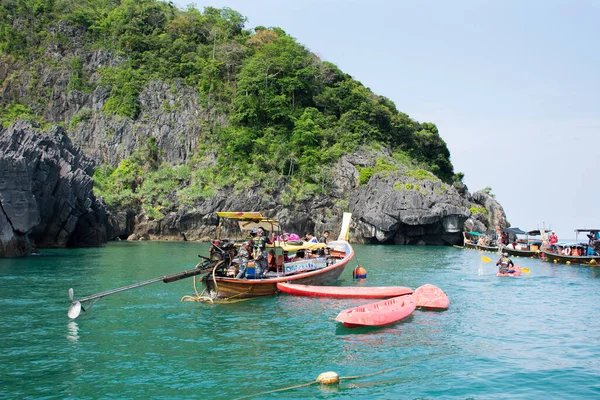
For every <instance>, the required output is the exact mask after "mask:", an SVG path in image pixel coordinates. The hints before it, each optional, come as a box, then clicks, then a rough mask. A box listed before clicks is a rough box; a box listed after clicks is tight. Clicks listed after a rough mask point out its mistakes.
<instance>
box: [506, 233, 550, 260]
mask: <svg viewBox="0 0 600 400" xmlns="http://www.w3.org/2000/svg"><path fill="white" fill-rule="evenodd" d="M502 232H505V233H509V234H513V235H527V237H526V238H525V239H517V240H516V241H515V242H513V243H512V244H511V245H509V246H503V247H502V249H501V251H502V252H503V253H508V255H511V256H513V257H529V258H532V257H539V256H540V254H541V252H540V248H541V246H542V243H543V236H544V231H540V230H534V231H528V232H524V231H522V230H520V229H519V228H507V229H503V230H502ZM539 235H542V238H541V239H536V238H529V236H539Z"/></svg>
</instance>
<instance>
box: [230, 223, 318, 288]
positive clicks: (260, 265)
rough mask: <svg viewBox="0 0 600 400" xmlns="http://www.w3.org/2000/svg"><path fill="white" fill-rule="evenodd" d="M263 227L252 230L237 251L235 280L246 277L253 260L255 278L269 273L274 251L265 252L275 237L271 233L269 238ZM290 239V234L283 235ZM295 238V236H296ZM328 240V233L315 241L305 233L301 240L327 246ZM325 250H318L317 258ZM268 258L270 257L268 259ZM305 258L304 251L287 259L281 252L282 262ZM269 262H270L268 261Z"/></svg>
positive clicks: (286, 254) (285, 254) (310, 235)
mask: <svg viewBox="0 0 600 400" xmlns="http://www.w3.org/2000/svg"><path fill="white" fill-rule="evenodd" d="M267 236H268V234H267V232H266V231H265V229H264V228H263V227H258V228H252V230H251V231H250V237H249V238H248V240H246V241H245V242H244V243H242V245H241V246H240V248H239V249H238V260H239V272H238V273H237V274H236V276H235V277H236V278H238V279H242V278H245V277H246V272H247V269H248V263H249V262H250V260H251V259H253V260H254V267H255V269H256V273H255V276H256V277H259V278H264V277H266V276H267V273H268V272H269V268H270V267H271V265H270V263H275V250H273V249H271V250H269V251H268V252H267V244H273V243H275V236H274V234H273V233H272V234H271V236H270V237H267ZM285 236H287V237H290V236H291V235H290V234H284V237H285ZM296 236H297V235H296ZM328 238H329V231H325V232H323V236H321V239H319V240H317V238H316V237H314V236H313V235H312V234H311V233H305V235H304V238H303V240H304V241H305V242H309V243H324V244H327V240H328ZM324 255H325V250H324V249H319V250H318V256H324ZM269 256H270V257H269ZM306 256H307V253H306V252H305V251H304V250H298V251H297V252H296V254H295V255H294V256H293V257H291V258H290V257H289V254H288V252H287V251H284V252H283V262H292V261H297V260H300V259H303V258H305V257H306ZM269 260H271V261H269ZM275 267H276V264H275Z"/></svg>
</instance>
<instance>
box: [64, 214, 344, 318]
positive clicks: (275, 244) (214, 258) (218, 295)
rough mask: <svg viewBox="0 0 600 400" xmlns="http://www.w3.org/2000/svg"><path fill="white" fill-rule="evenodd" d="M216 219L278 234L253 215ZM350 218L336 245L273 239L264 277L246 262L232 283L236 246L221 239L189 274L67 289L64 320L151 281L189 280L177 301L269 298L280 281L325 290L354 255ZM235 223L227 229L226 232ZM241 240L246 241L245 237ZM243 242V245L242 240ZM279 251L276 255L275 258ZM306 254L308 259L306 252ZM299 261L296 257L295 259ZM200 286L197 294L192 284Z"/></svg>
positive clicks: (270, 222)
mask: <svg viewBox="0 0 600 400" xmlns="http://www.w3.org/2000/svg"><path fill="white" fill-rule="evenodd" d="M217 215H218V216H219V217H220V218H221V219H225V220H229V221H236V222H237V225H238V226H239V228H240V229H242V230H251V229H252V228H255V229H256V228H258V227H260V228H263V229H265V227H267V226H268V227H270V228H271V232H272V233H274V232H275V231H276V230H277V231H279V223H278V222H277V221H276V220H273V219H270V218H266V217H264V216H263V215H261V213H259V212H218V213H217ZM350 220H351V214H350V213H344V215H343V218H342V228H341V232H340V236H339V237H338V239H337V240H335V241H332V242H328V243H327V244H325V243H307V242H304V241H287V240H286V237H285V234H284V235H283V237H282V236H281V235H279V238H278V240H274V241H270V244H267V248H268V249H269V257H268V267H269V269H268V272H266V274H265V275H264V277H260V278H259V277H257V276H256V274H252V273H250V270H253V269H254V267H255V265H254V263H255V261H254V260H253V261H250V262H249V263H248V266H247V269H246V276H245V277H243V278H237V276H238V270H239V268H240V258H239V256H238V250H239V248H240V243H236V242H235V240H231V239H227V238H223V239H215V240H213V241H212V243H211V246H210V249H209V256H208V257H205V256H201V255H200V256H199V257H200V258H202V261H201V262H199V263H198V264H196V267H195V268H193V269H190V270H186V271H182V272H178V273H175V274H170V275H165V276H161V277H158V278H154V279H148V280H146V281H142V282H138V283H134V284H131V285H127V286H123V287H120V288H116V289H110V290H106V291H104V292H100V293H96V294H93V295H90V296H85V297H82V298H75V293H74V290H73V289H72V288H70V289H69V291H68V293H69V298H70V300H71V306H70V307H69V310H68V312H67V315H68V316H69V318H71V319H76V318H78V317H79V316H80V315H81V313H82V312H86V311H87V310H89V309H90V308H91V307H92V306H93V305H94V304H96V302H98V301H99V300H101V299H103V298H104V297H107V296H110V295H113V294H116V293H120V292H124V291H126V290H131V289H136V288H139V287H142V286H146V285H150V284H153V283H157V282H164V283H171V282H175V281H178V280H181V279H186V278H191V277H193V278H194V292H195V295H194V296H184V297H183V298H182V299H181V301H210V302H215V301H222V300H225V301H227V300H234V299H247V298H252V297H261V296H270V295H274V294H276V293H277V284H278V283H284V282H294V283H302V284H307V285H325V284H328V283H332V282H334V281H335V280H336V279H337V278H338V277H339V276H340V274H341V273H342V272H343V271H344V268H345V267H346V264H348V262H349V261H350V260H351V259H352V257H353V256H354V250H353V249H352V246H350V244H349V243H348V234H349V229H350ZM234 225H236V224H228V225H227V226H228V227H229V228H231V227H232V226H234ZM221 228H224V229H223V230H224V231H227V229H225V227H224V226H222V224H221V223H219V226H218V228H217V237H220V236H221ZM246 239H247V238H246ZM246 242H247V240H246ZM277 252H280V253H281V254H277ZM290 252H295V253H296V257H294V258H293V259H286V254H288V253H290ZM309 252H310V253H312V254H308V253H309ZM301 253H302V254H303V257H300V254H301ZM200 276H201V278H200V281H201V284H202V285H203V286H204V289H203V290H202V292H200V293H199V292H198V289H197V286H198V285H197V283H198V282H197V280H198V278H199V277H200Z"/></svg>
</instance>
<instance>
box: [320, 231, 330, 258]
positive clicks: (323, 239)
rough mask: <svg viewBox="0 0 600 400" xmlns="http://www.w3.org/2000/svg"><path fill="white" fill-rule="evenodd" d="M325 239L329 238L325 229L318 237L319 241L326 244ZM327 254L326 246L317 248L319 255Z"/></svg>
mask: <svg viewBox="0 0 600 400" xmlns="http://www.w3.org/2000/svg"><path fill="white" fill-rule="evenodd" d="M327 239H329V231H325V232H323V236H321V239H319V243H325V244H327ZM327 254H328V251H327V248H325V249H319V256H321V257H322V256H325V255H327Z"/></svg>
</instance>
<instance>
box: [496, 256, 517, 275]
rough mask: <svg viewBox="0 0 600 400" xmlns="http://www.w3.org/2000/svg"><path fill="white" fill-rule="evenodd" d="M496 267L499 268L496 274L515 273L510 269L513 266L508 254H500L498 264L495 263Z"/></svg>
mask: <svg viewBox="0 0 600 400" xmlns="http://www.w3.org/2000/svg"><path fill="white" fill-rule="evenodd" d="M496 265H499V266H500V267H499V268H498V272H500V273H501V274H511V273H513V272H515V269H513V268H512V267H514V266H515V264H514V263H513V262H512V260H511V259H510V258H508V253H502V257H500V259H499V260H498V262H496ZM509 266H510V267H509Z"/></svg>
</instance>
